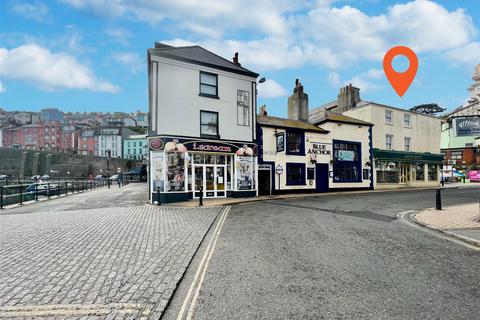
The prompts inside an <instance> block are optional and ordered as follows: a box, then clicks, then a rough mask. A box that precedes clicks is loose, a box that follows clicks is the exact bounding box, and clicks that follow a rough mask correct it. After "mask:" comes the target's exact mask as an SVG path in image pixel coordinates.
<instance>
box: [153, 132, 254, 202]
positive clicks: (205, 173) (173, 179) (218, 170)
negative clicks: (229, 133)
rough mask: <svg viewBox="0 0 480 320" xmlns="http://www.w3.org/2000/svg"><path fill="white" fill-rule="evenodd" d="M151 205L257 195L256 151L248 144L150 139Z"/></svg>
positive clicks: (168, 138)
mask: <svg viewBox="0 0 480 320" xmlns="http://www.w3.org/2000/svg"><path fill="white" fill-rule="evenodd" d="M149 145H150V164H151V165H150V168H151V169H150V178H149V180H150V202H151V203H154V202H157V201H158V200H160V202H161V203H168V202H178V201H186V200H189V199H196V198H199V197H200V196H203V198H222V197H253V196H256V194H257V187H256V174H257V172H256V166H257V155H256V153H257V147H256V145H255V144H251V143H237V142H230V141H213V140H212V141H210V140H200V139H185V138H177V137H168V136H157V137H151V138H150V140H149Z"/></svg>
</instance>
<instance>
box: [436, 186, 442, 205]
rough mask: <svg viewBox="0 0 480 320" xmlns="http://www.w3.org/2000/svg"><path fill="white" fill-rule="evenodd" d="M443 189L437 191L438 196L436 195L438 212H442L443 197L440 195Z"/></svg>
mask: <svg viewBox="0 0 480 320" xmlns="http://www.w3.org/2000/svg"><path fill="white" fill-rule="evenodd" d="M441 190H442V189H437V191H436V194H435V200H436V201H435V208H436V209H437V210H442V195H441V193H440V191H441Z"/></svg>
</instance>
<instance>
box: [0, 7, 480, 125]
mask: <svg viewBox="0 0 480 320" xmlns="http://www.w3.org/2000/svg"><path fill="white" fill-rule="evenodd" d="M479 21H480V9H479V4H478V1H477V0H468V1H427V0H417V1H378V0H377V1H376V0H364V1H360V0H357V1H356V0H350V1H329V0H317V1H302V0H300V1H290V0H264V1H256V0H244V1H240V0H238V1H227V0H225V1H219V0H203V1H194V0H162V1H146V0H131V1H126V0H110V1H107V0H58V1H55V0H52V1H42V0H35V1H21V0H18V1H17V0H6V1H2V2H1V3H0V107H2V108H4V109H6V110H39V109H41V108H44V107H52V106H53V107H58V108H60V109H62V110H64V111H80V112H81V111H125V112H128V111H135V110H147V103H148V101H147V76H146V50H147V49H148V48H150V47H152V46H153V43H154V41H163V42H166V43H169V44H173V45H190V44H199V45H202V46H204V47H205V48H207V49H210V50H212V51H214V52H216V53H218V54H220V55H222V56H224V57H225V58H227V59H231V57H232V56H233V53H234V52H235V51H238V52H239V55H240V62H241V63H242V65H243V66H244V67H247V68H249V69H251V70H253V71H256V72H258V73H260V74H261V75H262V76H264V77H266V79H267V81H266V82H265V83H264V84H261V85H260V86H259V105H261V104H266V105H267V109H268V111H269V114H272V115H277V116H286V102H287V96H288V95H289V94H290V92H291V90H292V89H293V85H294V81H295V79H296V78H300V80H301V82H302V83H303V85H304V87H305V91H306V92H307V93H308V94H309V97H310V108H313V107H315V106H318V105H321V104H323V103H326V102H328V101H331V100H333V99H335V98H336V96H337V93H338V90H339V88H340V87H341V86H343V85H346V84H348V83H350V82H351V83H353V84H354V85H356V86H359V87H360V89H361V97H362V99H364V100H372V101H377V102H380V103H384V104H390V105H393V106H398V107H403V108H409V107H411V106H414V105H417V104H422V103H431V102H436V103H438V104H440V105H441V106H443V107H446V108H448V109H449V110H450V109H452V108H455V107H457V106H458V105H460V104H461V103H462V102H463V101H465V100H466V99H467V98H468V93H467V91H466V88H467V87H468V86H469V85H470V84H471V83H472V79H471V76H472V73H473V69H474V67H475V65H476V64H478V63H480V34H479V32H480V25H479ZM395 45H407V46H409V47H411V48H412V49H413V50H414V51H415V52H417V55H418V58H419V69H418V73H417V76H416V78H415V80H414V82H413V83H412V85H411V87H410V89H409V90H408V91H407V93H406V94H405V95H404V96H403V97H402V98H400V97H398V96H397V95H396V93H395V92H394V90H393V89H392V88H391V87H390V85H389V83H388V81H387V79H386V77H385V75H384V74H383V69H382V58H383V55H384V53H385V52H386V51H387V50H388V49H389V48H390V47H392V46H395ZM394 63H395V64H394V67H396V68H398V70H401V69H402V68H403V69H404V68H406V67H407V65H408V62H407V61H406V60H405V59H401V57H398V58H396V59H395V60H394Z"/></svg>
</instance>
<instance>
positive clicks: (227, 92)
mask: <svg viewBox="0 0 480 320" xmlns="http://www.w3.org/2000/svg"><path fill="white" fill-rule="evenodd" d="M257 77H258V74H257V73H254V72H252V71H250V70H247V69H245V68H243V67H242V66H241V64H240V63H239V60H238V54H237V53H236V54H235V56H234V58H233V61H229V60H226V59H224V58H221V57H220V56H217V55H216V54H214V53H212V52H210V51H208V50H206V49H204V48H202V47H200V46H184V47H173V46H169V45H165V44H162V43H155V47H154V48H151V49H149V50H148V79H149V81H148V83H149V112H150V115H151V116H150V119H149V137H148V139H149V148H150V170H149V195H150V196H149V199H150V202H151V203H155V202H158V201H159V202H160V203H168V202H178V201H186V200H189V199H192V198H193V199H195V198H199V197H200V195H201V194H202V193H203V197H204V198H221V197H252V196H256V194H257V183H256V176H257V172H256V166H257V145H256V144H255V140H256V136H255V135H256V132H255V125H256V115H255V110H256V85H257V82H256V81H257Z"/></svg>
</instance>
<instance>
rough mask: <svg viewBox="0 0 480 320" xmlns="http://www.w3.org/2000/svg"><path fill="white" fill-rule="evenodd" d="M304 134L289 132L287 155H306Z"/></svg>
mask: <svg viewBox="0 0 480 320" xmlns="http://www.w3.org/2000/svg"><path fill="white" fill-rule="evenodd" d="M303 139H304V135H303V132H287V154H298V155H301V154H305V150H304V148H305V147H304V142H303Z"/></svg>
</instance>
